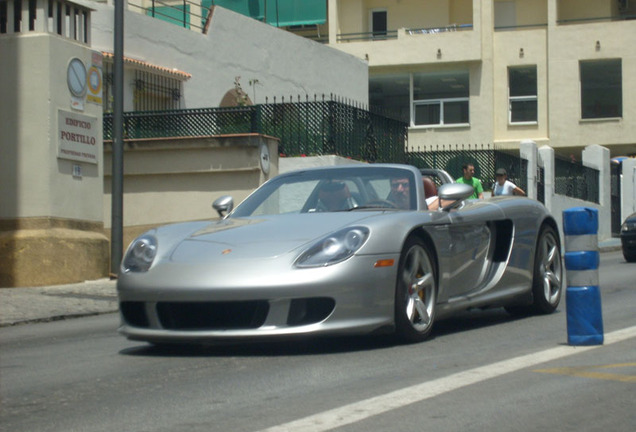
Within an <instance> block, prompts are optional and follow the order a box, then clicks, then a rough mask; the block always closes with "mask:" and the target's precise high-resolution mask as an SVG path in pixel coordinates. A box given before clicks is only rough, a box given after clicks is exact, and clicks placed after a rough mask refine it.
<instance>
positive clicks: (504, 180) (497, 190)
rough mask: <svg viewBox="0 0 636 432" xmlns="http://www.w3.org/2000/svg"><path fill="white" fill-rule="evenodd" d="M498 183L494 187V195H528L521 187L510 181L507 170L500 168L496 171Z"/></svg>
mask: <svg viewBox="0 0 636 432" xmlns="http://www.w3.org/2000/svg"><path fill="white" fill-rule="evenodd" d="M495 177H496V179H497V181H496V182H495V184H494V185H493V188H492V194H493V195H495V196H498V195H520V196H526V193H525V192H524V190H523V189H521V188H520V187H519V186H517V185H516V184H514V183H513V182H511V181H510V180H508V173H507V172H506V170H505V169H503V168H499V169H498V170H497V171H495Z"/></svg>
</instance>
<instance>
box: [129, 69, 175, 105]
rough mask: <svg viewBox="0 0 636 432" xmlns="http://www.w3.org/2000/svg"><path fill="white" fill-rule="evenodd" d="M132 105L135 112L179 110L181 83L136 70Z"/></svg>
mask: <svg viewBox="0 0 636 432" xmlns="http://www.w3.org/2000/svg"><path fill="white" fill-rule="evenodd" d="M133 103H134V110H135V111H161V110H170V109H179V108H180V105H181V81H179V80H178V79H176V78H169V77H165V76H161V75H156V74H153V73H151V72H147V71H142V70H136V71H135V81H134V91H133Z"/></svg>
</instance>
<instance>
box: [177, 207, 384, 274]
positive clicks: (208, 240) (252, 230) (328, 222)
mask: <svg viewBox="0 0 636 432" xmlns="http://www.w3.org/2000/svg"><path fill="white" fill-rule="evenodd" d="M374 214H375V215H377V213H374ZM370 217H373V215H371V214H369V213H364V214H362V213H353V212H352V213H322V214H304V215H276V216H271V217H270V216H266V217H262V218H228V219H224V220H221V221H218V222H213V223H210V224H209V225H207V226H205V227H203V228H201V229H199V230H197V231H195V232H193V233H191V234H189V235H188V236H187V237H185V238H184V239H183V240H181V241H180V242H178V244H177V245H176V246H175V247H174V249H173V251H172V254H171V255H170V258H169V259H170V261H172V262H189V263H195V262H202V261H209V260H210V259H211V258H213V257H214V256H225V258H224V259H268V258H276V257H279V256H281V255H284V254H286V253H289V252H292V251H294V250H296V249H298V248H301V247H303V246H304V245H307V244H311V243H313V241H315V240H317V239H318V238H320V237H322V236H325V235H328V234H329V233H331V232H333V231H336V230H338V229H340V228H343V227H345V226H348V225H355V224H359V223H363V221H364V220H365V219H368V218H370Z"/></svg>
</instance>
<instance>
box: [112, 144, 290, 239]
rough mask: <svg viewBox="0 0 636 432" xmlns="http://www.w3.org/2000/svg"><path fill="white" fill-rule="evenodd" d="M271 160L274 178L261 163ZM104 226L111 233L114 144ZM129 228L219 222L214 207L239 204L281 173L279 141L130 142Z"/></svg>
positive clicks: (126, 218) (126, 193)
mask: <svg viewBox="0 0 636 432" xmlns="http://www.w3.org/2000/svg"><path fill="white" fill-rule="evenodd" d="M261 146H266V147H267V148H268V150H269V155H270V169H269V173H267V174H266V173H265V172H264V171H263V169H262V167H261V164H260V156H261ZM105 160H106V161H107V164H108V165H107V166H108V168H107V169H106V171H105V173H104V195H103V208H104V214H105V219H104V220H105V222H104V225H105V227H106V228H110V221H109V219H110V214H111V212H110V209H111V205H112V195H111V184H112V173H111V169H110V165H109V163H110V161H111V160H112V143H111V142H107V143H106V145H105ZM124 160H125V164H124V204H123V208H124V212H123V215H124V220H123V225H124V226H125V227H134V226H138V225H161V224H166V223H172V222H182V221H188V220H198V219H210V218H216V217H218V215H217V213H216V211H215V210H213V209H212V202H213V201H214V200H215V199H217V198H219V197H220V196H222V195H232V196H233V197H234V202H235V204H238V203H239V202H241V201H242V200H243V199H245V198H246V197H247V195H249V194H250V193H251V192H252V191H254V189H256V188H257V187H258V186H260V185H261V184H262V183H264V182H265V181H266V180H268V179H269V178H271V177H273V176H276V175H277V174H278V172H279V171H278V160H279V159H278V139H276V138H271V137H266V136H263V135H257V134H246V135H227V136H212V137H195V138H162V139H144V140H130V141H129V140H127V141H126V142H125V144H124Z"/></svg>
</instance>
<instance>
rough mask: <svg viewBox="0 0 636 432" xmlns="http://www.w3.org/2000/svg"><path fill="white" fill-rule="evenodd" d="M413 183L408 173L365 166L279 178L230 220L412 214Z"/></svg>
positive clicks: (297, 173)
mask: <svg viewBox="0 0 636 432" xmlns="http://www.w3.org/2000/svg"><path fill="white" fill-rule="evenodd" d="M414 181H415V176H414V175H413V173H412V172H411V171H410V170H407V169H400V168H395V167H372V166H367V165H364V166H361V167H360V168H356V167H349V168H327V169H320V170H308V171H299V172H295V173H290V174H283V175H280V176H278V177H276V178H274V179H272V180H271V181H269V182H267V183H265V184H264V185H263V186H261V187H260V188H259V189H258V190H256V192H254V193H253V194H252V195H250V196H249V197H248V198H247V199H246V200H245V201H243V202H242V203H241V205H239V206H238V207H237V208H236V209H235V210H234V212H233V213H232V216H234V217H244V216H260V215H275V214H285V213H316V212H337V211H358V210H367V209H371V210H377V209H383V210H387V209H393V210H415V209H417V204H416V188H415V186H414V185H415V183H414Z"/></svg>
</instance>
